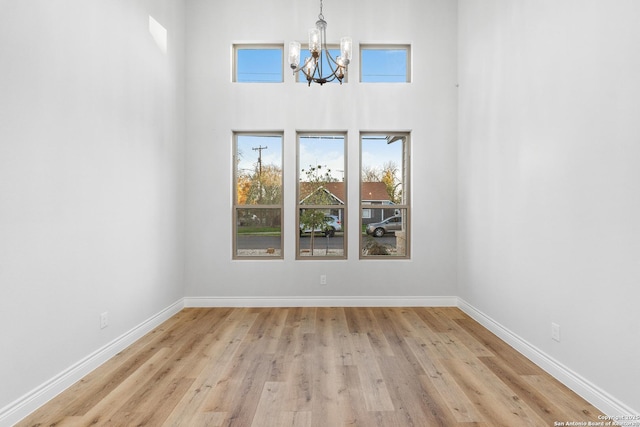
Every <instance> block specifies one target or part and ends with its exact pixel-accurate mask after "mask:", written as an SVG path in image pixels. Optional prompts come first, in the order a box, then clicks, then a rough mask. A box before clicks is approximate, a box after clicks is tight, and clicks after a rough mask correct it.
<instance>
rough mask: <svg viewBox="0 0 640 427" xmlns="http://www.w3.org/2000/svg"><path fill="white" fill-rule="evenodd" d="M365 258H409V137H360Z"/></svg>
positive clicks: (361, 214)
mask: <svg viewBox="0 0 640 427" xmlns="http://www.w3.org/2000/svg"><path fill="white" fill-rule="evenodd" d="M360 153H361V154H360V156H361V157H360V165H361V166H360V167H361V169H360V224H361V227H362V230H363V232H362V238H361V240H360V257H361V258H387V259H389V258H409V249H410V245H409V243H410V235H409V231H410V227H409V226H410V222H409V219H410V213H411V212H410V210H411V209H410V205H409V163H410V162H409V160H410V158H409V134H408V133H362V134H361V135H360Z"/></svg>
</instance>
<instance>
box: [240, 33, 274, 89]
mask: <svg viewBox="0 0 640 427" xmlns="http://www.w3.org/2000/svg"><path fill="white" fill-rule="evenodd" d="M239 50H279V51H280V80H277V81H275V80H274V81H240V80H239V79H238V71H239V64H238V51H239ZM231 51H232V60H231V81H232V82H233V83H249V84H251V83H257V84H273V83H276V84H277V83H284V44H282V43H233V44H232V45H231Z"/></svg>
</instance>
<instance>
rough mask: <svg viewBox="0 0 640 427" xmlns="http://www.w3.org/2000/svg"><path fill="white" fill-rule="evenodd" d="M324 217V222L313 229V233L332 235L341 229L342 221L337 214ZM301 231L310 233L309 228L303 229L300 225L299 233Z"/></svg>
mask: <svg viewBox="0 0 640 427" xmlns="http://www.w3.org/2000/svg"><path fill="white" fill-rule="evenodd" d="M324 218H325V220H326V221H325V224H324V225H323V227H318V228H316V229H315V230H313V231H314V233H320V232H322V233H324V235H325V236H329V237H333V235H334V234H336V231H342V223H341V221H340V218H338V216H337V215H325V216H324ZM302 233H311V229H309V228H305V229H304V230H303V229H302V227H301V228H300V234H302Z"/></svg>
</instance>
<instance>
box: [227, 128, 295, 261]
mask: <svg viewBox="0 0 640 427" xmlns="http://www.w3.org/2000/svg"><path fill="white" fill-rule="evenodd" d="M239 136H258V137H279V138H280V188H281V196H280V203H279V204H239V203H238V176H239V174H238V164H239V156H238V137H239ZM232 140H233V148H232V150H233V151H232V161H233V165H232V175H233V176H232V180H231V181H232V182H231V186H232V193H233V195H232V198H233V203H232V215H231V217H232V239H231V240H232V259H233V260H282V259H284V252H285V248H284V234H285V229H284V215H285V211H284V198H285V186H284V172H285V171H284V131H233V132H232ZM241 209H252V210H268V209H272V210H273V209H279V210H280V253H279V255H278V254H276V255H270V254H267V255H239V254H238V250H239V248H238V224H239V217H238V212H239V211H240V210H241Z"/></svg>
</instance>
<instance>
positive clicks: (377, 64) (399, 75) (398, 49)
mask: <svg viewBox="0 0 640 427" xmlns="http://www.w3.org/2000/svg"><path fill="white" fill-rule="evenodd" d="M410 51H411V47H410V46H409V45H393V46H390V45H372V46H367V45H360V81H361V82H363V83H408V82H410V81H411V78H410V70H411V63H410V61H411V55H410Z"/></svg>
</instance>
